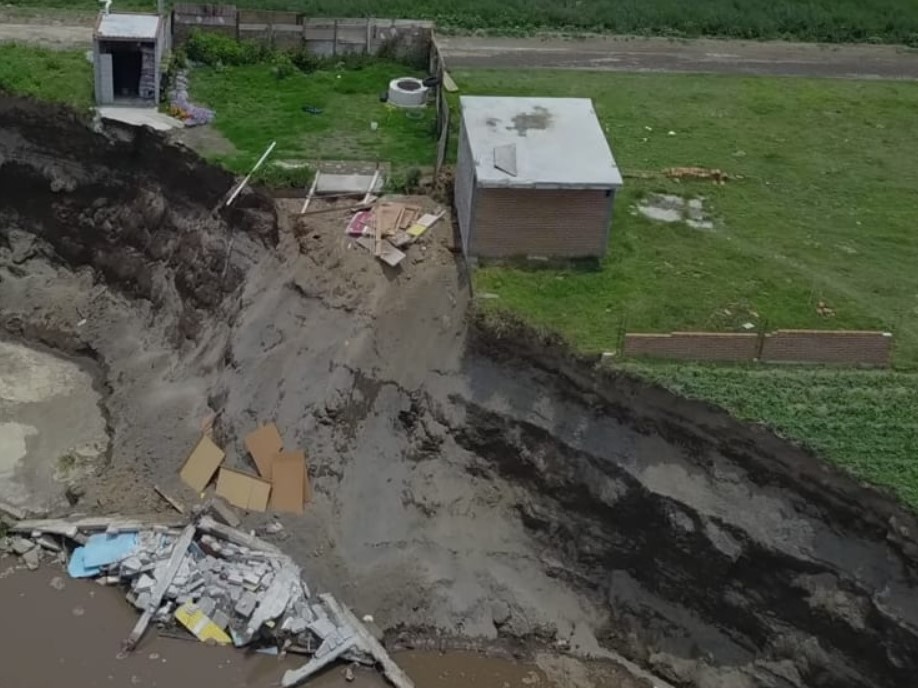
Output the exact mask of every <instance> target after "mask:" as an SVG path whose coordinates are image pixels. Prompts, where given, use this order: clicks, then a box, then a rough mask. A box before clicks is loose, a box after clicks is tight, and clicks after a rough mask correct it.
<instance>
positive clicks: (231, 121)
mask: <svg viewBox="0 0 918 688" xmlns="http://www.w3.org/2000/svg"><path fill="white" fill-rule="evenodd" d="M405 71H406V70H405V67H404V66H401V65H398V64H394V63H388V62H378V63H372V64H369V65H367V66H365V67H363V68H361V69H351V70H343V69H342V70H321V71H317V72H313V73H311V74H304V73H302V72H299V71H294V73H292V74H290V75H289V76H287V77H285V78H283V79H278V78H277V77H276V76H275V75H274V74H273V73H272V67H271V66H270V65H264V64H259V65H247V66H239V67H225V68H223V69H220V70H218V69H215V68H211V67H201V68H197V69H195V70H193V71H192V72H191V78H190V83H191V96H192V99H194V100H195V102H197V103H199V104H202V105H207V106H209V107H213V108H214V110H215V111H216V121H215V125H216V127H217V129H218V130H219V131H220V132H222V133H223V134H224V135H225V136H226V137H227V138H228V139H229V140H230V141H231V142H232V143H233V145H234V146H235V147H236V148H237V150H238V152H237V153H235V154H233V155H232V156H229V157H226V158H223V159H221V162H223V163H224V164H227V165H228V166H229V167H231V168H233V169H244V168H246V167H248V166H249V165H251V164H252V163H253V162H254V161H255V159H256V158H257V157H258V155H259V154H260V153H261V151H262V150H264V148H265V147H266V145H267V144H268V143H270V141H272V140H275V139H276V140H277V146H278V147H277V150H276V153H275V154H274V156H273V157H274V159H275V160H283V159H294V160H304V161H314V160H321V159H325V160H369V161H377V160H378V161H384V162H390V163H392V165H393V167H394V168H405V167H409V166H426V165H432V164H433V161H434V133H433V119H434V116H435V113H434V112H433V110H432V109H428V110H427V111H424V112H423V113H417V114H416V113H406V112H405V111H403V110H396V109H393V108H390V107H387V106H386V105H385V104H384V103H381V102H380V101H379V94H380V93H381V92H383V91H385V90H386V88H387V86H388V83H389V80H390V79H392V78H394V77H396V76H403V75H404V74H405ZM305 106H311V107H315V108H319V109H321V110H322V112H321V114H310V113H308V112H305V111H304V110H303V108H304V107H305ZM371 122H377V124H378V126H377V129H376V130H375V131H374V130H373V129H372V128H371Z"/></svg>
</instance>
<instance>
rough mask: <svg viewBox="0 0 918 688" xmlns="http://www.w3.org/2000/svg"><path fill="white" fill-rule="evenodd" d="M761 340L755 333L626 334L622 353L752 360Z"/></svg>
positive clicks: (650, 356)
mask: <svg viewBox="0 0 918 688" xmlns="http://www.w3.org/2000/svg"><path fill="white" fill-rule="evenodd" d="M758 340H759V336H758V335H757V334H754V333H730V332H672V333H670V334H626V335H625V342H624V346H623V348H622V353H623V355H625V356H628V357H647V358H669V359H674V360H679V361H732V362H741V361H752V360H754V359H755V356H756V353H757V351H758Z"/></svg>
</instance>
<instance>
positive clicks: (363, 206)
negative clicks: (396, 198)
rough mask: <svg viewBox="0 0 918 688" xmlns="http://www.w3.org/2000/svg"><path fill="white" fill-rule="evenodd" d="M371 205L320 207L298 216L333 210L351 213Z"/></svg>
mask: <svg viewBox="0 0 918 688" xmlns="http://www.w3.org/2000/svg"><path fill="white" fill-rule="evenodd" d="M372 205H373V204H372V203H358V204H357V205H351V206H347V207H346V208H338V207H335V208H322V210H310V211H309V212H308V213H302V214H301V215H300V217H309V216H310V215H324V214H325V213H334V212H342V213H345V212H346V213H353V212H357V211H358V210H366V209H367V208H369V207H370V206H372Z"/></svg>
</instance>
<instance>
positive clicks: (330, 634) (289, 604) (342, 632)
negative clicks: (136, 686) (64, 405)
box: [3, 514, 413, 688]
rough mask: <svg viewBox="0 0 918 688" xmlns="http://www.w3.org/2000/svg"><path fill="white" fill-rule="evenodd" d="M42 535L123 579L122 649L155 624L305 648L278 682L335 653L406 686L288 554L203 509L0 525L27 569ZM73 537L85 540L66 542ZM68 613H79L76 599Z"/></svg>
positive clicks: (369, 638) (103, 575) (308, 672)
mask: <svg viewBox="0 0 918 688" xmlns="http://www.w3.org/2000/svg"><path fill="white" fill-rule="evenodd" d="M84 522H85V521H84ZM74 523H79V522H78V521H75V522H74ZM44 524H47V529H45V528H44V527H43V525H44ZM132 528H133V529H132ZM22 533H26V534H28V537H25V536H23V535H22ZM100 534H104V535H100ZM49 535H53V536H54V538H58V539H59V538H60V537H61V536H63V537H65V538H68V539H69V540H70V543H69V545H68V546H66V547H64V548H63V551H62V552H60V554H66V553H67V552H68V551H69V552H71V558H73V557H75V556H76V555H77V553H78V552H80V556H82V557H83V558H86V557H88V558H89V560H90V561H96V560H102V561H104V562H105V563H103V564H101V565H99V566H98V571H95V569H94V570H93V574H92V576H93V577H94V578H95V579H96V580H97V582H100V583H102V584H117V585H121V586H123V587H124V588H125V590H126V597H127V600H128V602H130V604H132V605H133V606H134V607H136V608H137V609H138V611H140V612H141V617H140V619H139V620H138V623H137V625H136V626H135V628H134V630H133V631H132V633H131V635H130V636H129V637H128V639H127V640H126V641H125V643H124V649H125V650H130V649H132V648H133V647H135V646H136V644H137V643H138V642H139V640H140V638H141V637H142V635H143V633H144V632H145V630H146V628H147V626H148V624H149V623H155V624H157V625H159V626H160V627H161V628H162V629H163V630H165V631H166V632H169V633H190V634H192V635H194V636H196V637H197V638H198V639H200V640H202V641H204V642H218V643H224V642H225V643H226V644H229V643H230V642H232V644H233V645H235V646H237V647H241V646H247V647H250V648H252V649H253V650H256V651H259V650H262V651H266V652H270V653H279V652H282V651H284V652H286V651H287V650H288V649H291V648H296V651H297V652H298V653H301V654H306V655H309V656H310V658H309V661H308V662H307V663H306V664H305V665H304V666H303V667H301V668H300V669H298V670H296V671H288V672H287V674H285V675H284V678H283V686H284V687H285V688H291V687H292V686H296V685H300V684H302V683H303V682H305V681H307V680H308V679H309V678H310V677H311V676H313V675H314V674H315V673H316V672H317V671H319V670H321V669H322V668H323V667H326V666H328V665H330V664H331V663H333V662H335V661H338V660H342V661H347V662H348V663H354V662H357V663H360V664H366V665H378V666H380V667H381V668H382V669H383V671H384V673H385V675H386V677H387V678H389V680H390V681H391V682H392V683H393V684H395V685H396V686H397V688H413V683H412V682H411V680H410V679H409V678H408V677H407V676H406V675H405V674H404V673H403V672H401V670H400V669H398V667H397V665H396V664H395V663H394V662H393V661H392V660H391V659H390V658H389V656H388V654H387V653H386V652H385V650H384V649H383V648H382V645H380V644H379V642H377V640H376V639H375V638H374V637H373V634H372V633H371V632H370V631H368V630H367V629H366V628H365V627H364V625H363V624H362V623H361V622H360V621H359V620H358V619H357V617H355V616H354V615H353V614H352V613H351V612H350V610H348V609H347V607H345V606H343V605H341V604H339V603H338V601H337V600H335V598H334V597H332V596H331V595H327V594H322V595H318V596H316V597H313V596H312V595H311V593H310V590H309V586H308V585H307V583H306V581H305V580H303V577H302V571H301V569H300V567H299V566H297V565H296V564H295V563H294V561H293V560H292V559H290V557H288V556H286V555H285V554H283V553H282V552H281V551H280V550H279V549H277V547H275V546H274V545H271V544H270V543H267V542H264V541H262V540H260V539H259V538H257V537H255V536H253V535H251V534H248V533H244V532H241V531H238V530H235V529H234V528H231V527H230V526H227V525H225V524H223V523H219V522H217V521H215V520H214V519H213V518H211V517H210V516H208V515H206V514H203V515H200V516H199V517H198V518H197V519H196V520H195V521H193V522H192V523H190V524H187V525H185V526H184V528H183V529H179V528H177V527H169V526H167V527H162V526H159V525H156V524H150V523H141V522H140V521H134V522H130V521H125V520H124V519H111V522H109V523H105V522H104V520H103V519H95V520H93V521H92V522H91V524H88V527H87V528H81V527H79V526H73V527H71V526H70V525H68V524H66V523H65V522H61V521H45V522H40V521H30V522H21V523H20V524H15V525H13V526H12V527H11V528H10V536H9V537H8V538H6V539H5V540H4V542H3V545H4V547H5V548H7V549H8V550H9V551H11V552H14V553H16V554H18V555H19V556H20V557H21V558H22V559H23V562H24V563H25V564H26V565H27V566H28V567H29V568H37V567H38V566H39V563H40V561H41V555H42V552H43V551H44V549H43V547H42V546H41V545H40V544H38V543H39V542H41V541H42V540H44V539H46V538H48V536H49ZM127 535H130V536H131V537H132V539H131V540H130V542H131V543H132V546H131V548H130V550H129V551H126V552H121V551H118V552H117V553H116V554H117V556H115V554H113V553H112V548H113V545H114V544H115V543H116V542H117V543H123V542H125V539H124V538H125V537H127ZM118 538H121V539H120V540H118ZM52 541H55V540H53V539H52ZM55 542H56V541H55ZM61 542H62V545H63V544H64V543H63V541H61ZM78 543H87V544H86V545H84V546H82V547H76V548H75V549H74V546H75V545H77V544H78ZM103 555H108V556H103ZM49 556H51V557H56V556H58V554H57V553H49ZM52 586H53V587H55V588H57V589H60V587H63V579H61V578H59V577H58V578H55V579H54V580H53V581H52ZM58 586H60V587H58ZM73 611H74V614H79V615H82V614H83V613H84V612H83V609H82V608H81V607H79V608H75V609H74V610H73ZM189 637H190V636H189Z"/></svg>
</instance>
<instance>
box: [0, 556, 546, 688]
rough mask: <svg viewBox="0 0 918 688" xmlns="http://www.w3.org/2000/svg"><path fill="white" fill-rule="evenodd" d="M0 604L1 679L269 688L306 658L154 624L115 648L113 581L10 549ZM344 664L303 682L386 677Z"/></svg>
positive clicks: (446, 660) (447, 670) (431, 660)
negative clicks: (30, 561) (178, 633)
mask: <svg viewBox="0 0 918 688" xmlns="http://www.w3.org/2000/svg"><path fill="white" fill-rule="evenodd" d="M61 582H63V587H61ZM58 588H60V589H58ZM0 609H2V616H0V619H2V623H0V686H2V687H3V688H7V687H10V688H12V687H15V688H48V687H49V686H59V687H60V688H65V687H66V688H129V687H132V686H141V687H148V688H156V687H157V686H159V687H161V688H192V687H195V686H199V687H201V688H203V687H204V686H210V685H219V686H220V687H221V688H269V687H276V686H278V685H279V683H280V679H281V676H282V675H283V673H284V671H286V670H287V669H290V668H295V667H297V666H300V665H301V664H302V663H303V661H305V658H302V657H297V656H293V655H290V656H287V657H285V658H277V657H269V656H265V655H261V654H257V653H253V652H244V651H241V650H234V649H231V648H221V647H207V646H204V645H202V644H200V643H198V642H196V641H191V640H178V639H175V638H168V637H163V636H160V635H157V634H156V633H153V632H151V633H149V634H148V635H147V637H146V638H145V639H144V641H143V642H142V643H141V644H140V646H139V647H138V648H137V650H135V651H134V653H133V654H132V655H130V656H128V657H120V656H119V647H120V644H121V641H122V640H123V639H124V637H125V636H126V635H128V633H129V632H130V630H131V628H132V627H133V625H134V623H135V622H136V620H137V614H136V613H135V612H134V610H133V609H132V608H131V607H130V606H129V605H128V604H127V603H126V602H125V600H124V596H123V594H122V592H121V590H120V589H119V588H117V587H104V586H100V585H98V584H97V583H95V582H90V581H78V580H72V579H70V578H68V577H67V575H66V573H64V572H63V571H61V570H59V569H58V568H57V567H54V566H51V565H44V566H43V567H42V568H41V569H40V570H39V571H36V572H29V571H25V570H23V569H22V568H21V567H20V565H19V562H18V561H17V560H16V559H13V558H6V559H0ZM396 659H397V661H398V662H399V663H400V664H401V665H402V666H403V667H404V668H405V670H406V671H407V672H408V673H409V674H410V675H411V676H412V678H413V679H414V680H415V682H416V684H417V686H418V688H467V687H468V686H475V687H476V688H527V687H530V688H531V687H536V686H537V687H538V688H556V687H555V684H553V683H551V682H549V681H548V680H547V678H546V677H545V675H544V674H543V673H542V672H541V671H540V670H539V669H538V668H537V667H535V666H533V665H529V664H525V663H519V664H517V663H513V662H510V661H505V660H500V659H492V658H487V657H483V656H480V655H475V654H470V653H447V654H439V653H434V652H405V653H400V654H399V655H397V657H396ZM343 672H344V669H343V667H341V666H338V667H335V668H332V669H330V670H329V671H327V672H326V673H324V674H322V675H321V676H318V677H317V678H315V679H313V680H312V681H310V682H309V683H308V685H309V686H312V687H314V688H343V687H344V686H348V687H350V688H382V686H386V685H387V684H386V682H385V681H384V680H383V679H382V678H381V677H380V676H379V675H378V674H377V673H376V672H375V671H372V670H369V669H363V668H359V669H357V671H356V672H355V677H354V681H353V682H347V681H346V680H345V678H344V674H343Z"/></svg>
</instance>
